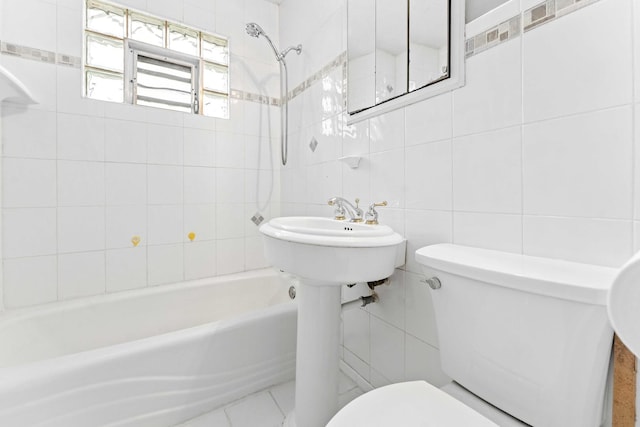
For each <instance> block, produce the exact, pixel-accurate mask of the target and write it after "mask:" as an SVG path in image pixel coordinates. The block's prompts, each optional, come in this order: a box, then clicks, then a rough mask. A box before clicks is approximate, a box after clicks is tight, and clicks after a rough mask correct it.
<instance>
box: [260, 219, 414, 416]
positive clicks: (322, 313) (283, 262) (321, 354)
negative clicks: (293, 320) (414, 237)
mask: <svg viewBox="0 0 640 427" xmlns="http://www.w3.org/2000/svg"><path fill="white" fill-rule="evenodd" d="M260 231H261V232H262V234H263V235H264V249H265V256H266V258H267V261H269V263H271V264H272V265H273V266H274V267H277V268H279V269H281V270H283V271H285V272H287V273H290V274H293V275H295V276H297V277H299V278H300V284H299V286H298V287H297V289H298V296H297V300H298V333H297V340H298V342H297V357H296V409H295V414H290V415H289V416H287V425H288V426H296V425H297V426H298V427H324V426H325V425H326V424H327V422H328V421H329V420H330V419H331V417H332V416H333V415H334V414H335V413H336V412H337V410H338V361H339V354H338V348H339V337H340V294H341V289H340V287H341V285H345V284H349V283H356V282H367V281H375V280H380V279H385V278H387V277H389V276H391V274H392V273H393V270H394V269H395V268H396V267H398V266H401V265H402V264H404V254H405V241H404V239H403V238H402V236H400V235H399V234H398V233H395V232H394V231H393V230H392V229H391V228H389V227H388V226H385V225H367V224H362V223H353V222H348V221H337V220H333V219H327V218H317V217H284V218H275V219H272V220H271V221H269V222H268V223H267V224H264V225H262V226H261V227H260Z"/></svg>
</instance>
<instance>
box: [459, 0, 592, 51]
mask: <svg viewBox="0 0 640 427" xmlns="http://www.w3.org/2000/svg"><path fill="white" fill-rule="evenodd" d="M597 1H599V0H545V1H543V2H541V3H539V4H537V5H536V6H533V7H531V8H529V9H527V10H525V11H524V12H522V14H518V15H516V16H514V17H512V18H511V19H508V20H506V21H504V22H502V23H500V24H498V25H496V26H494V27H492V28H489V29H488V30H486V31H483V32H482V33H480V34H478V35H475V36H473V37H471V38H468V39H466V40H465V47H464V52H465V58H470V57H472V56H474V55H476V54H478V53H480V52H483V51H485V50H487V49H490V48H492V47H494V46H498V45H499V44H501V43H503V42H506V41H509V40H512V39H513V38H515V37H518V36H519V35H520V34H522V33H523V32H527V31H530V30H533V29H534V28H538V27H539V26H541V25H543V24H546V23H547V22H551V21H553V20H555V19H557V18H559V17H561V16H564V15H567V14H569V13H571V12H575V11H576V10H578V9H582V8H583V7H585V6H588V5H590V4H593V3H596V2H597Z"/></svg>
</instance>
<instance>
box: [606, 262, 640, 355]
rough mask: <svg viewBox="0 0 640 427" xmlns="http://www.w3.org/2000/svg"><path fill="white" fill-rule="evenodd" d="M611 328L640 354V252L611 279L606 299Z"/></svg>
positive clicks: (636, 353) (632, 349)
mask: <svg viewBox="0 0 640 427" xmlns="http://www.w3.org/2000/svg"><path fill="white" fill-rule="evenodd" d="M607 311H608V313H609V320H610V321H611V326H613V330H614V331H615V332H616V334H618V336H619V337H620V339H621V340H622V342H624V344H625V345H626V346H627V347H628V348H629V350H631V351H632V352H633V353H634V354H635V355H636V356H640V252H638V253H637V254H635V255H634V256H633V257H632V258H631V259H630V260H629V261H628V262H627V263H626V264H625V265H624V266H623V267H622V268H621V269H620V272H619V273H618V275H617V276H616V278H615V279H614V280H613V283H612V285H611V289H610V290H609V296H608V300H607Z"/></svg>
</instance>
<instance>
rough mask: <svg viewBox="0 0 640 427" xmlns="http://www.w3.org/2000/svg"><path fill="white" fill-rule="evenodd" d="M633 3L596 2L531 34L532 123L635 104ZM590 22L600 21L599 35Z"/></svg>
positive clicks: (527, 113)
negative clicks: (588, 23) (588, 27)
mask: <svg viewBox="0 0 640 427" xmlns="http://www.w3.org/2000/svg"><path fill="white" fill-rule="evenodd" d="M631 3H632V1H631V0H620V1H610V0H605V1H600V2H596V4H593V5H591V6H589V7H586V8H583V9H581V10H579V11H577V12H575V13H571V14H569V15H567V16H564V17H563V18H562V19H558V20H556V21H554V22H550V23H549V24H547V25H544V26H543V27H541V28H539V29H538V30H536V31H529V32H527V33H525V35H524V37H523V49H524V53H525V54H524V55H523V78H522V82H523V86H522V88H523V94H524V95H523V106H524V119H525V121H526V122H531V121H536V120H544V119H549V118H552V117H559V116H565V115H570V114H574V113H578V112H585V111H593V110H597V109H601V108H606V107H611V106H615V105H622V104H628V103H630V102H631V101H632V99H633V90H632V86H631V83H632V75H633V74H632V73H633V68H632V47H631V46H632V40H633V39H632V30H631V23H632V21H631V19H629V17H630V16H631ZM587 22H598V23H599V24H598V31H589V30H588V29H587V27H586V23H587ZM602 34H606V37H602ZM551 40H553V42H551ZM550 43H553V44H552V46H553V48H550V46H551V45H550ZM549 64H553V66H552V67H551V66H549ZM585 88H589V89H588V90H585Z"/></svg>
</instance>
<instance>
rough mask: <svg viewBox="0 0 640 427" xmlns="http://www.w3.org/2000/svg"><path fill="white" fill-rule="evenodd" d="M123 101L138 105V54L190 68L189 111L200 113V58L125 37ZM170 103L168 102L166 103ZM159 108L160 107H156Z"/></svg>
mask: <svg viewBox="0 0 640 427" xmlns="http://www.w3.org/2000/svg"><path fill="white" fill-rule="evenodd" d="M124 49H125V59H124V75H123V76H124V102H125V103H128V104H133V105H140V104H138V103H137V100H138V84H137V82H138V80H137V79H138V57H139V56H140V55H142V56H146V57H149V58H152V59H156V60H158V61H161V62H165V63H168V64H176V65H181V66H183V67H188V68H190V70H191V113H192V114H200V92H201V91H202V90H203V88H202V85H201V84H200V83H201V80H202V78H201V76H202V75H201V71H200V62H201V58H198V57H196V56H192V55H187V54H186V53H181V52H177V51H174V50H171V49H167V48H163V47H160V46H155V45H151V44H148V43H144V42H141V41H138V40H133V39H129V38H126V39H125V40H124ZM167 105H170V104H167ZM157 108H160V107H157Z"/></svg>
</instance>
